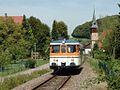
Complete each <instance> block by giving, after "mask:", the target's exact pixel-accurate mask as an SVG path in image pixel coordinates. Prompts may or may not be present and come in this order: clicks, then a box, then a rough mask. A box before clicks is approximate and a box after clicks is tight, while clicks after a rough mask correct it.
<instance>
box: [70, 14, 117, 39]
mask: <svg viewBox="0 0 120 90" xmlns="http://www.w3.org/2000/svg"><path fill="white" fill-rule="evenodd" d="M117 18H118V15H113V16H106V17H104V18H100V19H98V20H97V23H98V31H99V32H102V31H107V30H112V29H114V27H115V25H116V23H118V19H117ZM90 28H91V21H90V22H86V23H84V24H82V25H78V26H77V27H76V28H75V29H74V30H73V33H72V36H73V37H76V38H90Z"/></svg>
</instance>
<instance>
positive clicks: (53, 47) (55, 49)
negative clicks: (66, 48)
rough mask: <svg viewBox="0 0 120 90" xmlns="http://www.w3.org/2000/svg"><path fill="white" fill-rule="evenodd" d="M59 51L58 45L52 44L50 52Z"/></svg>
mask: <svg viewBox="0 0 120 90" xmlns="http://www.w3.org/2000/svg"><path fill="white" fill-rule="evenodd" d="M59 52H60V45H53V46H52V53H59Z"/></svg>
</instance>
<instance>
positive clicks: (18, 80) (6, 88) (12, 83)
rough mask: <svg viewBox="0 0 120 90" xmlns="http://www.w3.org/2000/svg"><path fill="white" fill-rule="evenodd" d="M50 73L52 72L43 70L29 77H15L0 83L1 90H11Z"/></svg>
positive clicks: (28, 75)
mask: <svg viewBox="0 0 120 90" xmlns="http://www.w3.org/2000/svg"><path fill="white" fill-rule="evenodd" d="M50 71H51V70H47V69H43V70H38V71H35V72H33V73H31V74H27V75H17V76H15V77H10V78H6V79H5V80H4V81H2V82H0V90H10V89H12V88H14V87H16V86H18V85H20V84H23V83H25V82H27V81H29V80H32V79H33V78H36V77H39V76H41V75H43V74H45V73H48V72H50Z"/></svg>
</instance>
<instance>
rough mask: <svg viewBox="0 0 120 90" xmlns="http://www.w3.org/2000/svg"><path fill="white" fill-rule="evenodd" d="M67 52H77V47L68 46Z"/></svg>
mask: <svg viewBox="0 0 120 90" xmlns="http://www.w3.org/2000/svg"><path fill="white" fill-rule="evenodd" d="M67 50H68V53H74V52H76V45H68V46H67Z"/></svg>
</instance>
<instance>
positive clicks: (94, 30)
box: [91, 9, 98, 49]
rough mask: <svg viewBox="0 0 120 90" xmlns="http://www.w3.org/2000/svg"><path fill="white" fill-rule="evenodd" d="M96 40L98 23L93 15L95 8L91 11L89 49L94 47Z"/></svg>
mask: <svg viewBox="0 0 120 90" xmlns="http://www.w3.org/2000/svg"><path fill="white" fill-rule="evenodd" d="M97 42H98V25H97V21H96V16H95V9H94V11H93V20H92V25H91V49H93V48H94V44H95V43H97Z"/></svg>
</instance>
